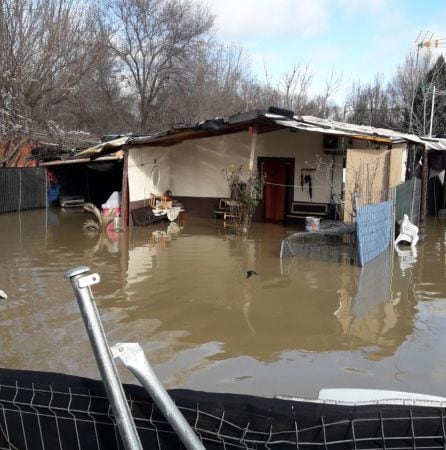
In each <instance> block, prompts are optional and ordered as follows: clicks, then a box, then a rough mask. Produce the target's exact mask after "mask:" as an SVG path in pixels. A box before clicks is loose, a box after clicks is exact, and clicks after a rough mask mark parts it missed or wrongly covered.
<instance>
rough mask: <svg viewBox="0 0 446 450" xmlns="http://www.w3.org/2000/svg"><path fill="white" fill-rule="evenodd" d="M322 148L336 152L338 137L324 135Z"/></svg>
mask: <svg viewBox="0 0 446 450" xmlns="http://www.w3.org/2000/svg"><path fill="white" fill-rule="evenodd" d="M322 148H323V149H324V150H337V149H338V136H337V135H336V134H324V135H323V138H322Z"/></svg>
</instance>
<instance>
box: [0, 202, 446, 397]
mask: <svg viewBox="0 0 446 450" xmlns="http://www.w3.org/2000/svg"><path fill="white" fill-rule="evenodd" d="M84 219H85V216H84V215H83V213H82V212H81V211H61V210H49V211H48V213H46V212H44V211H30V212H26V213H22V214H8V215H2V216H0V227H1V230H2V234H1V237H0V239H1V248H2V255H4V257H3V258H2V259H1V260H0V288H1V289H3V290H4V291H6V292H7V293H8V297H9V298H8V300H7V302H3V303H2V304H0V327H1V328H0V330H1V331H0V338H1V339H2V350H1V354H0V356H1V358H2V364H3V365H4V366H5V367H20V368H28V369H40V370H56V371H61V372H66V373H74V374H78V375H85V376H98V374H97V370H96V366H95V363H94V359H93V356H92V354H91V350H90V347H89V343H88V341H87V337H86V333H85V329H84V327H83V324H82V321H81V318H80V315H79V312H78V309H77V304H76V303H75V301H74V300H72V299H73V294H72V292H71V290H70V287H69V285H68V283H66V282H65V281H64V280H63V279H62V275H63V272H64V271H65V270H66V269H68V268H71V267H74V266H76V265H88V266H90V267H91V268H92V269H93V270H94V271H97V272H99V273H100V274H101V277H102V282H101V283H100V284H99V285H97V286H95V288H94V293H95V297H96V299H97V303H98V307H99V310H100V312H101V316H102V318H103V321H104V327H105V329H106V332H107V335H108V338H109V340H110V342H112V343H114V342H118V341H138V342H140V343H141V344H142V346H143V348H144V350H145V351H146V353H147V354H148V356H149V358H150V360H151V362H152V363H153V364H154V365H155V367H156V370H157V371H158V373H159V374H160V375H161V377H162V379H163V380H164V381H166V382H167V383H168V385H169V386H170V387H173V386H186V387H193V388H196V389H212V390H223V389H225V390H231V391H234V392H237V391H239V392H240V391H242V392H251V393H262V394H273V393H275V392H278V391H280V392H281V393H289V394H296V392H300V393H302V394H304V393H306V392H313V391H317V388H316V387H321V386H328V385H329V384H330V385H333V383H334V382H336V383H338V384H340V385H344V386H345V385H346V386H354V385H355V384H356V385H357V384H361V383H364V380H367V382H368V383H372V384H373V383H379V380H386V383H389V385H388V386H387V385H386V386H381V387H388V388H402V386H401V383H403V384H404V386H403V387H407V386H411V385H414V384H416V382H417V380H418V372H417V370H416V361H417V360H419V359H420V358H426V355H425V352H424V348H426V347H428V348H432V347H435V344H436V343H437V342H439V341H441V339H442V338H446V327H443V326H441V325H438V324H437V322H435V328H433V327H430V326H426V325H425V324H426V323H427V324H433V323H434V319H433V317H431V316H430V315H429V314H428V313H427V312H426V311H429V310H430V309H429V308H430V307H431V304H430V303H429V302H430V301H434V302H435V305H436V308H437V311H436V315H435V317H442V314H444V316H446V304H443V303H442V300H445V299H446V286H445V283H444V276H445V275H446V269H445V267H446V255H445V245H446V243H445V241H446V235H445V230H446V226H445V222H437V221H431V222H429V224H428V229H427V235H428V237H429V240H427V241H425V242H420V243H419V244H418V256H416V259H415V256H414V255H413V254H412V255H405V254H403V255H398V254H397V253H396V252H395V253H394V252H388V253H385V254H384V255H381V257H380V258H378V259H376V260H375V261H373V262H371V263H369V264H367V265H366V267H364V268H363V269H361V268H359V267H356V266H352V265H350V264H340V263H333V262H329V261H318V260H315V259H308V258H306V257H298V256H297V257H295V258H292V259H289V260H286V261H285V260H284V261H283V262H282V266H281V262H280V259H279V250H280V242H281V240H282V239H283V237H284V236H286V235H287V234H289V233H290V232H292V231H293V230H289V229H286V228H284V227H282V226H279V225H274V224H255V226H254V229H253V233H252V235H251V236H250V238H249V239H247V240H243V239H240V238H238V237H236V236H235V235H233V234H232V233H231V232H230V231H228V230H226V229H224V228H223V227H221V226H219V225H221V224H220V223H217V222H214V221H213V220H208V221H206V220H201V221H200V220H196V221H193V220H189V221H187V222H185V223H183V224H181V227H179V226H178V225H176V224H175V225H172V224H171V225H169V224H167V223H165V224H163V225H160V226H158V224H157V225H156V227H155V226H152V227H146V228H144V227H143V228H135V229H133V230H131V231H130V232H128V233H127V232H126V233H118V236H117V237H116V236H114V237H112V238H111V237H110V236H97V235H96V236H94V237H88V236H85V235H84V234H83V232H82V222H83V220H84ZM409 258H412V259H409ZM248 270H255V271H256V272H257V273H258V275H257V276H253V277H250V278H247V277H246V272H247V271H248ZM444 303H446V301H445V302H444ZM443 309H444V312H443ZM420 317H422V319H420ZM434 330H435V331H434ZM434 333H436V334H434ZM432 352H433V353H434V354H436V353H438V354H440V353H441V352H442V350H441V349H440V348H438V349H437V347H435V348H434V350H432ZM423 364H424V365H426V366H429V364H428V362H427V361H424V360H423ZM431 368H432V369H433V373H438V371H437V372H435V370H434V369H435V367H434V363H433V362H432V363H431ZM296 373H302V374H306V378H299V380H300V384H299V386H298V388H297V387H296V384H295V380H296ZM279 378H280V383H279V384H280V389H278V387H277V383H278V379H279ZM125 379H126V380H127V381H130V380H131V377H130V376H127V378H125ZM361 380H362V381H361ZM374 380H375V381H374ZM343 383H346V384H343ZM435 385H436V384H435V382H433V384H432V386H435ZM437 385H440V382H439V381H438V382H437ZM368 387H377V386H373V385H372V386H370V385H369V386H368ZM296 389H298V391H297V390H296ZM432 393H433V394H434V393H438V392H432Z"/></svg>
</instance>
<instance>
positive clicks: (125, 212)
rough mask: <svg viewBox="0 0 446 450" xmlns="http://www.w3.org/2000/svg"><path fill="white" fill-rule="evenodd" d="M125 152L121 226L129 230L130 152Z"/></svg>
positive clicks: (125, 150) (126, 150)
mask: <svg viewBox="0 0 446 450" xmlns="http://www.w3.org/2000/svg"><path fill="white" fill-rule="evenodd" d="M123 151H124V164H123V168H122V188H121V226H122V228H124V229H125V228H127V227H128V225H129V151H128V149H127V148H125V149H123Z"/></svg>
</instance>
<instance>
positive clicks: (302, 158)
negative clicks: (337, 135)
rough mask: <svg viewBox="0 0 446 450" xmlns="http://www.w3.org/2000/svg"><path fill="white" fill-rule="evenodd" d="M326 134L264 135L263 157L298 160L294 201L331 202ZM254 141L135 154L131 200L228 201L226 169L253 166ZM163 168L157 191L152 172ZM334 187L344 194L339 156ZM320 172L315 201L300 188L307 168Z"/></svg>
mask: <svg viewBox="0 0 446 450" xmlns="http://www.w3.org/2000/svg"><path fill="white" fill-rule="evenodd" d="M322 138H323V136H322V135H321V134H318V133H311V132H305V131H299V132H298V133H293V132H290V131H289V130H288V129H284V130H280V131H275V132H271V133H265V134H259V135H258V137H257V146H256V154H255V157H256V162H255V164H256V163H257V157H283V158H295V167H294V184H295V188H294V200H295V201H307V202H310V201H311V202H320V203H328V202H329V201H330V187H331V183H332V181H331V180H332V170H331V164H332V159H333V157H332V155H326V154H325V153H324V151H323V148H322ZM250 151H251V137H250V135H249V133H248V132H247V131H246V132H240V133H236V134H231V135H224V136H217V137H212V138H204V139H195V140H189V141H185V142H183V143H181V144H177V145H174V146H172V147H147V148H135V149H130V150H129V188H130V201H137V200H143V199H146V198H148V197H149V196H150V194H151V193H153V194H155V193H163V192H165V191H166V190H167V189H170V190H171V191H172V193H173V195H174V196H181V197H216V198H222V197H228V196H229V188H228V185H227V182H226V178H225V176H224V174H223V172H222V170H223V169H225V168H228V167H230V166H231V165H235V166H236V167H238V166H240V165H242V166H243V167H244V168H245V169H246V168H247V167H248V164H249V156H250ZM155 160H156V164H157V165H158V167H159V168H160V171H161V181H160V184H159V186H158V187H157V188H155V187H153V185H152V181H151V171H152V169H153V167H154V165H155V163H154V161H155ZM334 167H335V169H334V172H333V178H334V179H333V183H334V185H335V186H336V190H337V191H339V190H340V187H339V186H340V183H341V182H342V156H341V155H336V156H335V157H334ZM308 168H316V169H318V170H316V171H314V172H313V171H312V172H307V174H310V175H311V177H312V188H313V195H312V198H310V196H309V192H308V185H304V189H303V191H302V189H301V186H300V174H301V169H308Z"/></svg>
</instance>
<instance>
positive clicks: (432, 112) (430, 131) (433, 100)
mask: <svg viewBox="0 0 446 450" xmlns="http://www.w3.org/2000/svg"><path fill="white" fill-rule="evenodd" d="M434 105H435V85H434V88H433V89H432V107H431V124H430V127H429V137H430V138H431V137H432V124H433V123H434Z"/></svg>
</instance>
